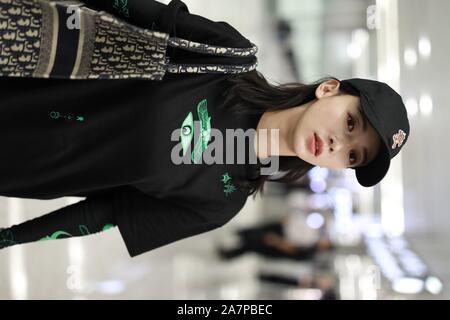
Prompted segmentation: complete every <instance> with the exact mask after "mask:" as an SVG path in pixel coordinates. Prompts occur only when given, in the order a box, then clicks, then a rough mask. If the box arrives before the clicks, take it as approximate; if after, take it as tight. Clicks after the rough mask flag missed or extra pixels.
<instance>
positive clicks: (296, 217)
mask: <svg viewBox="0 0 450 320" xmlns="http://www.w3.org/2000/svg"><path fill="white" fill-rule="evenodd" d="M236 234H237V235H238V237H239V243H238V245H237V246H235V247H233V248H224V247H219V248H218V250H217V252H218V254H219V256H220V257H221V258H223V259H226V260H229V259H234V258H237V257H239V256H241V255H243V254H247V253H256V254H258V255H261V256H264V257H266V258H275V259H277V258H284V259H293V260H299V261H306V260H313V259H314V257H315V255H316V254H317V253H319V252H320V253H322V252H326V251H330V250H334V249H335V246H334V245H333V243H332V241H331V239H330V237H329V236H328V234H327V231H326V230H325V227H322V228H321V229H313V228H310V227H309V226H308V225H307V223H306V218H305V215H304V214H303V212H300V213H298V212H297V213H295V214H288V215H286V216H284V217H283V218H282V219H281V221H275V222H269V223H266V224H260V225H257V226H255V227H252V228H244V229H240V230H238V231H237V232H236Z"/></svg>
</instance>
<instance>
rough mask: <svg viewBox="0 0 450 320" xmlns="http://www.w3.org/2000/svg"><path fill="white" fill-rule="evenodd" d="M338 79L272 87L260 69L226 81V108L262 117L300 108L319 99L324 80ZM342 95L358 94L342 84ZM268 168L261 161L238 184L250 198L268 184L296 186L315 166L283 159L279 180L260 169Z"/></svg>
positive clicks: (291, 159)
mask: <svg viewBox="0 0 450 320" xmlns="http://www.w3.org/2000/svg"><path fill="white" fill-rule="evenodd" d="M332 79H334V80H338V81H339V79H337V78H335V77H332V76H326V77H323V78H320V79H319V80H316V81H314V82H313V83H310V84H303V83H299V82H289V83H284V84H279V83H278V84H276V85H273V84H270V83H269V82H268V81H267V80H266V78H265V77H264V76H263V75H262V74H261V73H260V72H259V71H257V70H256V69H254V70H253V71H250V72H246V73H241V74H233V75H231V76H229V77H227V78H226V81H228V83H229V86H227V89H226V90H225V91H224V97H225V101H224V102H223V104H222V107H224V108H229V110H230V111H232V112H234V113H235V114H237V115H239V116H241V115H243V114H253V115H255V114H259V115H262V114H263V113H264V112H267V111H275V110H284V109H289V108H292V107H295V106H299V105H302V104H305V103H307V102H310V101H312V100H314V99H316V94H315V92H316V89H317V87H318V86H319V85H320V84H321V83H322V82H324V81H327V80H332ZM339 88H340V92H341V94H345V93H347V94H352V95H357V96H359V95H358V92H357V91H355V90H354V89H353V88H351V87H350V86H348V85H345V84H344V83H341V85H340V87H339ZM261 167H264V165H262V164H261V163H259V162H258V164H257V165H255V166H254V167H253V168H254V169H255V171H254V172H251V175H250V176H248V177H247V178H246V179H242V180H240V181H239V182H237V183H238V184H239V185H240V186H241V187H242V188H244V189H246V190H247V192H248V195H252V194H253V198H255V197H256V194H257V193H258V192H261V194H263V193H264V185H265V183H266V182H267V181H274V182H279V183H295V182H296V181H298V180H299V179H300V178H301V177H302V176H304V175H305V174H306V173H307V172H308V171H309V170H310V169H312V168H314V165H312V164H310V163H308V162H306V161H304V160H302V159H300V158H299V157H297V156H279V171H281V172H283V173H284V174H283V175H282V176H281V177H279V178H276V179H271V177H272V176H270V175H261V174H260V169H261Z"/></svg>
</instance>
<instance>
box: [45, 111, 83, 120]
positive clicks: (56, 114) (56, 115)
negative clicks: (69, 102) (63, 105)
mask: <svg viewBox="0 0 450 320" xmlns="http://www.w3.org/2000/svg"><path fill="white" fill-rule="evenodd" d="M50 118H52V119H59V118H64V119H66V120H67V121H72V120H73V119H76V121H80V122H83V121H84V117H83V116H74V115H73V114H68V115H63V114H61V113H59V112H58V111H51V112H50Z"/></svg>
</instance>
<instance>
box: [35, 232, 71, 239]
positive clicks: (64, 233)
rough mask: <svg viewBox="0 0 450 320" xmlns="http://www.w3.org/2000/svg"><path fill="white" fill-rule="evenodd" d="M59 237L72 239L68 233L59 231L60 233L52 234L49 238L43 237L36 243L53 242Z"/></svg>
mask: <svg viewBox="0 0 450 320" xmlns="http://www.w3.org/2000/svg"><path fill="white" fill-rule="evenodd" d="M61 235H66V236H68V237H72V235H71V234H70V233H67V232H65V231H62V230H60V231H56V232H54V233H53V234H52V235H51V236H45V237H43V238H41V239H39V240H38V241H44V240H55V239H58V237H59V236H61Z"/></svg>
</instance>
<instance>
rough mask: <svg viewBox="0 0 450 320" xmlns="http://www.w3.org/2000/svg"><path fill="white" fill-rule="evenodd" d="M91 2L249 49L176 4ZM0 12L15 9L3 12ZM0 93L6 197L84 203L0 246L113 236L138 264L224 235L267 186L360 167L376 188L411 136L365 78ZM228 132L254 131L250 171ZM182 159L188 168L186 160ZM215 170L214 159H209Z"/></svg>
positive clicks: (4, 85)
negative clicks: (313, 172) (202, 237)
mask: <svg viewBox="0 0 450 320" xmlns="http://www.w3.org/2000/svg"><path fill="white" fill-rule="evenodd" d="M84 2H85V3H86V5H89V6H91V7H92V8H93V9H97V10H105V11H108V12H111V13H113V14H116V15H118V16H120V17H121V18H123V19H124V20H128V21H130V22H132V23H134V24H135V25H139V26H140V27H143V28H148V29H152V30H158V31H164V32H167V33H169V34H170V35H171V36H178V37H180V38H183V39H187V40H190V41H195V42H200V43H206V44H209V45H215V46H221V47H226V48H249V47H251V46H252V43H251V42H250V41H249V40H248V39H246V38H245V37H243V36H242V35H241V34H240V33H239V32H238V31H237V30H236V29H234V28H233V27H232V26H230V25H229V24H227V23H226V22H214V21H211V20H208V19H206V18H204V17H201V16H198V15H194V14H191V13H189V11H188V9H187V7H186V5H185V4H184V3H183V2H181V1H179V0H173V1H172V2H171V3H170V4H169V5H167V6H166V5H164V4H162V3H159V2H157V1H148V0H145V1H143V0H129V1H128V2H127V1H118V3H116V2H117V1H116V2H105V1H101V0H92V1H91V0H86V1H84ZM0 5H2V6H3V7H2V9H4V8H5V7H6V5H14V3H11V2H10V1H7V0H0ZM3 22H4V21H0V23H3ZM6 25H7V24H6ZM19 32H20V31H19ZM8 37H9V35H8ZM0 41H1V40H0ZM4 41H6V40H4ZM5 43H6V42H5ZM65 48H66V47H64V46H61V48H60V47H58V50H65ZM69 49H70V48H69ZM2 53H3V52H2ZM167 54H168V56H170V57H171V61H172V62H176V63H180V64H189V63H197V64H199V63H201V64H203V63H205V62H207V63H216V64H227V63H233V64H236V63H238V64H242V65H248V64H249V63H251V62H252V58H251V57H246V56H242V57H240V58H236V57H223V56H222V57H220V56H210V55H199V54H197V53H194V52H189V51H186V50H183V49H182V48H168V53H167ZM237 61H238V62H237ZM55 68H63V66H59V65H58V64H57V63H56V66H55ZM0 82H1V86H0V90H1V97H2V101H1V107H0V113H1V114H0V134H1V135H2V136H3V137H4V139H3V141H2V152H3V153H2V157H1V158H0V164H1V165H0V176H1V177H2V178H1V179H0V195H3V196H7V197H21V198H32V199H54V198H58V197H63V196H80V197H86V199H84V200H81V201H79V202H77V203H75V204H72V205H69V206H66V207H63V208H60V209H58V210H56V211H53V212H51V213H48V214H46V215H43V216H41V217H37V218H35V219H31V220H29V221H25V222H23V223H20V224H17V225H13V226H10V227H8V228H4V229H2V230H1V231H0V247H9V246H13V245H17V244H23V243H29V242H34V241H43V240H49V239H62V238H67V237H73V236H84V235H88V234H92V233H96V232H101V231H105V230H107V229H110V228H112V227H115V226H117V227H118V229H119V231H120V233H121V235H122V238H123V240H124V243H125V245H126V248H127V250H128V253H129V254H130V256H131V257H134V256H137V255H139V254H142V253H144V252H147V251H149V250H152V249H155V248H158V247H161V246H164V245H167V244H169V243H172V242H174V241H177V240H180V239H184V238H187V237H190V236H194V235H197V234H200V233H204V232H207V231H211V230H213V229H216V228H218V227H221V226H223V225H224V224H226V223H227V222H228V221H230V220H231V219H232V218H233V217H234V216H235V215H236V214H237V213H238V212H239V211H240V210H241V208H242V207H243V206H244V204H245V202H246V200H247V198H248V196H250V195H253V196H256V194H257V193H258V192H260V191H261V192H262V191H263V186H264V184H265V182H266V181H268V180H274V181H278V182H293V181H296V180H297V179H298V178H300V177H301V176H303V175H304V174H305V173H306V172H307V171H308V170H309V169H311V168H313V167H314V166H321V167H327V168H333V169H338V168H352V169H354V170H355V172H356V177H357V179H358V181H359V183H360V184H361V185H363V186H366V187H369V186H373V185H375V184H376V183H378V182H379V181H380V180H381V179H382V178H383V177H384V175H385V174H386V172H387V171H388V168H389V163H390V159H391V158H392V157H394V156H395V155H396V154H397V153H398V152H399V151H400V149H401V148H402V147H403V145H404V144H405V142H406V140H407V138H408V136H409V123H408V119H407V114H406V109H405V107H404V104H403V102H402V99H401V97H400V96H399V95H398V94H397V93H396V92H395V91H394V90H392V89H391V88H390V87H389V86H388V85H386V84H384V83H382V82H378V81H373V80H367V79H347V80H342V81H339V80H338V79H336V78H333V77H329V78H324V79H320V80H318V81H316V82H314V83H312V84H301V83H288V84H282V85H272V84H270V83H269V82H268V81H267V80H266V79H265V78H264V76H263V75H262V74H261V73H259V72H258V71H257V70H251V71H249V72H244V73H240V74H210V73H205V74H166V75H165V77H164V79H163V80H162V81H142V80H138V79H120V80H119V79H117V80H116V79H115V80H103V79H89V80H70V79H52V78H49V79H40V78H19V77H17V78H14V77H0ZM197 120H199V121H197ZM198 122H200V125H198ZM196 123H197V124H196ZM230 129H232V130H236V132H237V131H239V129H243V130H244V131H245V130H249V129H250V132H252V131H251V129H253V130H254V131H253V132H254V133H255V134H254V135H253V136H251V139H250V142H248V139H247V140H246V141H247V142H248V143H247V142H246V143H245V154H244V158H245V162H244V163H242V162H239V161H238V159H237V158H240V159H242V158H241V156H242V150H240V151H239V152H236V150H237V149H236V145H232V146H231V147H230V145H229V144H228V141H227V142H226V143H225V142H224V141H223V140H221V138H223V139H225V137H226V134H227V131H228V130H230ZM272 129H276V130H279V131H277V132H278V133H279V136H278V138H277V137H276V135H272V134H271V132H273V131H275V130H272ZM266 133H269V134H268V135H266ZM6 137H7V138H6ZM252 138H255V139H254V140H252ZM277 147H278V148H277ZM181 156H183V159H186V158H188V159H190V160H192V161H191V162H189V163H185V162H180V161H179V160H180V158H181ZM207 158H214V159H216V160H217V159H218V160H219V161H215V162H214V163H211V162H206V161H202V159H207ZM253 158H257V160H258V161H257V162H256V163H254V162H251V161H250V160H251V159H253ZM220 159H222V160H223V161H222V162H221V160H220ZM225 159H226V160H225ZM268 159H269V160H271V161H269V162H267V161H266V160H268ZM272 159H273V160H274V161H272ZM260 160H261V161H260ZM262 160H264V161H262ZM273 163H276V164H277V168H276V169H277V170H276V172H283V173H284V175H283V176H281V177H280V178H278V179H271V178H273V177H272V175H268V174H262V172H263V170H264V169H267V167H269V166H270V165H272V164H273Z"/></svg>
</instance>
